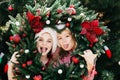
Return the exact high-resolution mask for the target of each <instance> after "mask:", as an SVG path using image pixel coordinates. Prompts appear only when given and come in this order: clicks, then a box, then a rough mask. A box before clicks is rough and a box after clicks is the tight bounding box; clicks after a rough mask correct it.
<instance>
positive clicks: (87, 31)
mask: <svg viewBox="0 0 120 80" xmlns="http://www.w3.org/2000/svg"><path fill="white" fill-rule="evenodd" d="M81 26H82V30H81V33H80V34H84V35H85V36H86V38H87V40H88V41H89V42H90V47H92V46H93V44H94V43H96V42H98V38H97V36H100V35H102V34H104V31H103V30H102V29H101V28H100V27H99V21H98V20H93V21H91V22H88V21H85V22H83V23H82V24H81Z"/></svg>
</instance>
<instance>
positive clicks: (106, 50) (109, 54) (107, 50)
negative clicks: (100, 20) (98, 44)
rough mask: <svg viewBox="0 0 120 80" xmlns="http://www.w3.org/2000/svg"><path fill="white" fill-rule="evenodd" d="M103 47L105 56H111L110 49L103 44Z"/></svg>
mask: <svg viewBox="0 0 120 80" xmlns="http://www.w3.org/2000/svg"><path fill="white" fill-rule="evenodd" d="M104 49H105V53H106V55H107V57H108V58H111V57H112V53H111V51H110V49H109V48H108V47H107V46H104Z"/></svg>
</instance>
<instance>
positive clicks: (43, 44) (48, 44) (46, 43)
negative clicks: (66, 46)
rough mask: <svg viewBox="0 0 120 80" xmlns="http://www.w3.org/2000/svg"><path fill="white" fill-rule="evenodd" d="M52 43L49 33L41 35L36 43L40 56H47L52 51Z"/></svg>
mask: <svg viewBox="0 0 120 80" xmlns="http://www.w3.org/2000/svg"><path fill="white" fill-rule="evenodd" d="M52 45H53V41H52V37H51V35H50V34H49V33H47V32H46V33H43V34H42V35H41V36H40V37H39V39H38V41H37V49H38V51H39V52H40V53H42V55H47V54H48V53H49V51H50V50H51V49H52Z"/></svg>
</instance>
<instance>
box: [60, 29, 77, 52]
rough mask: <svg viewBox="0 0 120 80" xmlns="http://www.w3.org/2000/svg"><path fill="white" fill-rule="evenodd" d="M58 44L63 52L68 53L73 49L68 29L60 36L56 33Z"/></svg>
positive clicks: (73, 42) (72, 41)
mask: <svg viewBox="0 0 120 80" xmlns="http://www.w3.org/2000/svg"><path fill="white" fill-rule="evenodd" d="M58 43H59V45H60V47H62V48H63V49H64V50H65V51H70V50H72V49H74V47H75V40H74V39H73V37H72V34H71V32H70V31H69V30H68V29H65V30H64V31H62V32H61V33H60V34H59V33H58Z"/></svg>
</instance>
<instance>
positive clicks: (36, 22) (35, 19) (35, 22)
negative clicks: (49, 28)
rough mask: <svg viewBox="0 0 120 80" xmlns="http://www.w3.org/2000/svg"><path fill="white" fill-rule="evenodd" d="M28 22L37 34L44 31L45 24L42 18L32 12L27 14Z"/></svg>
mask: <svg viewBox="0 0 120 80" xmlns="http://www.w3.org/2000/svg"><path fill="white" fill-rule="evenodd" d="M27 17H28V21H29V24H30V26H31V28H32V29H33V31H34V32H35V33H38V32H40V31H41V30H42V28H43V26H44V23H43V22H42V21H41V16H34V15H33V14H32V13H31V12H28V13H27Z"/></svg>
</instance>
